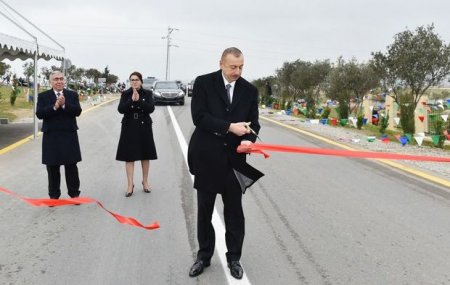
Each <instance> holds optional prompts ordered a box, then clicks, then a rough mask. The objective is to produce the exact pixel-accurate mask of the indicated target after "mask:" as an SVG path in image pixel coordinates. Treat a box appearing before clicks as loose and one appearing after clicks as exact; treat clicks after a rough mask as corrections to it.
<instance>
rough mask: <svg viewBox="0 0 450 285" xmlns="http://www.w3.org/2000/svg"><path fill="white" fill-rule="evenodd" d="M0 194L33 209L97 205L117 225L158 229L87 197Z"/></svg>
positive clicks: (2, 189)
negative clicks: (113, 210)
mask: <svg viewBox="0 0 450 285" xmlns="http://www.w3.org/2000/svg"><path fill="white" fill-rule="evenodd" d="M0 192H3V193H6V194H8V195H11V196H13V197H15V198H18V199H20V200H22V201H24V202H26V203H27V204H29V205H31V206H35V207H54V206H67V205H80V204H89V203H97V204H98V205H99V206H100V207H101V208H102V209H103V210H105V211H106V212H108V213H109V214H111V216H113V217H114V218H115V219H116V220H117V221H118V222H119V223H121V224H125V225H130V226H133V227H138V228H143V229H146V230H155V229H158V228H159V223H158V222H154V223H153V224H150V225H148V226H145V225H143V224H141V223H140V222H139V221H137V220H136V219H135V218H133V217H124V216H122V215H119V214H116V213H114V212H111V211H110V210H108V209H106V208H105V207H104V206H103V205H102V203H100V202H99V201H97V200H95V199H92V198H89V197H78V198H71V199H34V198H26V197H22V196H20V195H18V194H16V193H14V192H12V191H10V190H8V189H5V188H3V187H0Z"/></svg>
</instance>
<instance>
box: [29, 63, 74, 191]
mask: <svg viewBox="0 0 450 285" xmlns="http://www.w3.org/2000/svg"><path fill="white" fill-rule="evenodd" d="M50 85H51V86H52V89H50V90H47V91H45V92H42V93H39V95H38V101H37V108H36V116H37V117H38V118H39V119H43V123H42V128H41V130H42V132H43V133H44V135H43V138H42V163H43V164H45V165H46V166H47V173H48V193H49V196H50V198H52V199H59V197H60V196H61V189H60V184H61V173H60V166H61V165H64V171H65V176H66V184H67V190H68V194H69V196H70V197H72V198H75V197H78V196H79V195H80V190H79V189H80V179H79V176H78V167H77V163H78V162H80V161H81V151H80V144H79V141H78V134H77V130H78V126H77V120H76V117H78V116H80V114H81V106H80V101H79V98H78V94H77V93H76V92H74V91H71V90H68V89H64V75H63V74H62V73H61V72H60V71H53V72H52V73H51V74H50Z"/></svg>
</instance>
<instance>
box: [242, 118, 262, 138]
mask: <svg viewBox="0 0 450 285" xmlns="http://www.w3.org/2000/svg"><path fill="white" fill-rule="evenodd" d="M250 124H251V122H248V123H245V127H246V128H247V129H249V130H250V132H251V133H252V134H254V135H255V136H256V137H257V138H258V139H259V140H260V141H261V142H262V139H261V138H260V137H259V136H258V134H257V133H256V132H255V131H254V130H253V129H252V128H250Z"/></svg>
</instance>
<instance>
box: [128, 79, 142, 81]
mask: <svg viewBox="0 0 450 285" xmlns="http://www.w3.org/2000/svg"><path fill="white" fill-rule="evenodd" d="M130 80H131V81H141V80H140V79H138V78H133V79H130Z"/></svg>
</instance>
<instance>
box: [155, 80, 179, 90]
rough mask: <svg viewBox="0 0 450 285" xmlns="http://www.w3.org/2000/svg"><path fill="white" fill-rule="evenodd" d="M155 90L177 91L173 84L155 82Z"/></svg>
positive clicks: (176, 85) (175, 84)
mask: <svg viewBox="0 0 450 285" xmlns="http://www.w3.org/2000/svg"><path fill="white" fill-rule="evenodd" d="M155 89H178V84H177V83H176V82H175V81H174V82H156V83H155Z"/></svg>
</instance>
